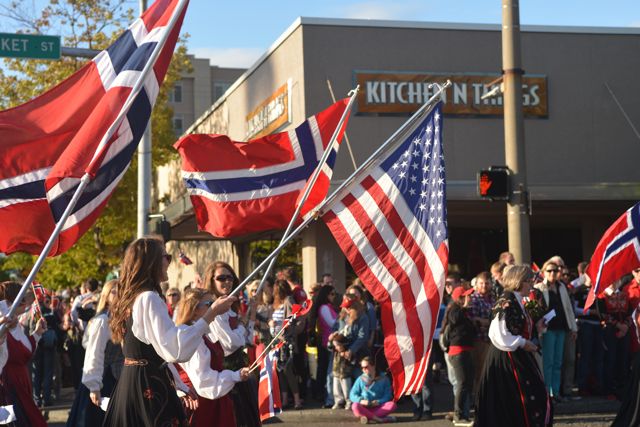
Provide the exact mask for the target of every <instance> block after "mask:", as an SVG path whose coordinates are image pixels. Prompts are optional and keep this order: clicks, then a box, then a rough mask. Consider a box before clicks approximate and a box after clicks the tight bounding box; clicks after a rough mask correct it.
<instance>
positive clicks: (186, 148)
mask: <svg viewBox="0 0 640 427" xmlns="http://www.w3.org/2000/svg"><path fill="white" fill-rule="evenodd" d="M347 104H348V99H343V100H340V101H338V102H336V103H335V104H333V105H332V106H331V107H329V108H327V109H326V110H324V111H322V112H321V113H318V114H316V115H315V116H312V117H310V118H308V119H307V120H306V121H305V122H304V123H302V124H301V125H300V126H298V127H297V128H295V129H293V130H290V131H288V132H281V133H276V134H273V135H268V136H265V137H262V138H258V139H254V140H251V141H249V142H237V141H232V140H231V139H230V138H229V137H228V136H226V135H202V134H193V135H187V136H185V137H183V138H181V139H180V140H179V141H178V142H176V144H175V145H174V146H175V148H176V149H177V150H178V151H179V152H180V155H181V156H182V178H183V180H184V183H185V186H186V187H187V191H188V192H189V194H190V196H191V203H192V204H193V209H194V211H195V215H196V219H197V222H198V228H199V229H200V230H204V231H207V232H209V233H211V234H212V235H213V236H216V237H222V238H229V237H236V236H241V235H245V234H249V233H254V232H260V231H266V230H273V229H283V228H286V227H287V225H288V224H289V222H290V221H291V217H292V216H293V214H294V211H295V209H296V206H297V201H298V199H299V197H300V196H301V195H302V193H303V192H304V189H305V186H306V184H307V180H308V179H309V177H310V176H311V175H312V173H313V171H314V170H315V168H316V167H317V165H318V164H319V161H320V158H321V157H322V154H323V153H324V151H325V149H326V147H327V145H328V144H329V141H330V140H331V136H332V135H333V133H334V131H335V129H336V127H337V126H338V122H339V121H340V118H341V117H342V114H343V112H344V110H345V108H346V106H347ZM346 125H347V120H345V121H344V123H343V126H342V129H341V130H340V132H339V134H338V138H337V139H336V141H335V142H334V144H333V151H332V153H331V154H330V155H329V157H328V159H327V163H326V164H325V165H324V167H323V168H322V171H321V173H320V175H319V176H318V180H317V181H316V184H315V185H314V187H313V189H312V191H311V193H310V195H309V198H308V199H307V201H306V202H305V204H304V206H303V208H302V210H301V212H300V216H301V217H304V215H305V214H306V213H307V212H309V211H310V210H311V209H312V208H313V207H315V206H316V205H317V204H318V203H320V201H322V200H323V199H324V197H325V196H326V194H327V191H328V190H329V183H330V181H331V175H332V173H333V166H334V164H335V161H336V156H337V154H338V148H339V146H340V141H341V140H342V135H343V134H344V129H345V126H346Z"/></svg>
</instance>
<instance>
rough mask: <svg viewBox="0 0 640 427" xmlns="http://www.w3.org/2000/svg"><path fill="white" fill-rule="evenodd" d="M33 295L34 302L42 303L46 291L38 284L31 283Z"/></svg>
mask: <svg viewBox="0 0 640 427" xmlns="http://www.w3.org/2000/svg"><path fill="white" fill-rule="evenodd" d="M33 293H34V294H35V297H36V301H44V299H45V298H46V296H47V290H46V289H45V288H44V286H42V284H41V283H38V282H33Z"/></svg>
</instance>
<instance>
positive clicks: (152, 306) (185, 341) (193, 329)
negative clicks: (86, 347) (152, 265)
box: [131, 291, 208, 363]
mask: <svg viewBox="0 0 640 427" xmlns="http://www.w3.org/2000/svg"><path fill="white" fill-rule="evenodd" d="M131 316H133V327H132V332H133V335H134V336H135V337H136V338H138V339H139V340H140V341H142V342H143V343H145V344H151V345H152V346H153V349H154V350H155V351H156V353H158V355H159V356H160V357H162V358H163V359H164V360H165V361H167V362H169V363H174V362H184V361H186V360H189V359H190V358H191V356H193V353H195V351H196V348H198V344H200V341H202V336H203V335H204V334H206V333H207V329H208V325H207V323H206V322H205V321H204V320H203V319H200V320H198V321H197V322H196V323H194V324H193V325H191V326H187V325H180V326H176V324H175V323H173V320H171V317H169V312H168V311H167V306H166V304H165V303H164V301H162V298H160V295H158V294H157V293H156V292H153V291H146V292H143V293H141V294H140V295H138V296H137V297H136V300H135V302H134V303H133V309H132V310H131Z"/></svg>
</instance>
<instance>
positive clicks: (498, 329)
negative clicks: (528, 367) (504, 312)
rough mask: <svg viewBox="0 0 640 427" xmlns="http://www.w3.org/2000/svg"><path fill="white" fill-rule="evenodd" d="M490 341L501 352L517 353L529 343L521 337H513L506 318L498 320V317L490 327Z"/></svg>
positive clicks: (492, 321)
mask: <svg viewBox="0 0 640 427" xmlns="http://www.w3.org/2000/svg"><path fill="white" fill-rule="evenodd" d="M489 339H490V340H491V342H492V343H493V345H495V346H496V348H497V349H498V350H501V351H515V350H517V349H518V348H520V347H522V346H524V345H525V343H526V342H527V340H526V339H524V338H523V337H521V336H520V335H513V334H512V333H511V332H509V329H507V322H506V321H505V320H504V317H503V318H502V319H498V316H496V317H494V318H493V319H492V320H491V325H489Z"/></svg>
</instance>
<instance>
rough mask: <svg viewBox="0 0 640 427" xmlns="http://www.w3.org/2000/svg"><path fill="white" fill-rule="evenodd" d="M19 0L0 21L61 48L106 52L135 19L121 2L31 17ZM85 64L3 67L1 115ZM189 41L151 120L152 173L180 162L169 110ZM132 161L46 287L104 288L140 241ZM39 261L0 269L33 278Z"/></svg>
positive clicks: (86, 3)
mask: <svg viewBox="0 0 640 427" xmlns="http://www.w3.org/2000/svg"><path fill="white" fill-rule="evenodd" d="M25 3H29V2H22V1H19V0H15V1H12V2H11V3H9V4H8V5H0V16H3V17H4V18H9V19H11V20H12V21H13V22H14V23H15V24H16V25H17V27H19V28H20V31H19V32H22V33H39V34H60V32H61V31H62V32H63V46H67V47H81V48H90V49H97V50H100V49H104V48H106V47H107V46H109V45H110V44H111V43H112V42H113V41H114V40H115V39H116V38H117V37H118V36H119V35H120V33H121V32H122V30H123V29H124V28H125V27H126V26H127V25H129V24H130V23H131V22H132V21H133V19H135V16H134V15H137V13H134V11H133V10H132V9H129V8H125V3H128V4H131V3H130V2H125V1H123V0H117V1H114V0H49V3H48V4H47V5H46V6H45V7H44V9H43V10H42V11H41V12H40V13H39V14H38V16H31V15H30V14H29V11H27V10H26V9H25V7H24V4H25ZM86 62H87V59H84V58H69V57H62V58H61V59H60V60H59V61H46V60H23V59H5V60H4V67H3V69H0V108H10V107H13V106H16V105H19V104H22V103H24V102H26V101H28V100H30V99H32V98H34V97H36V96H38V95H39V94H41V93H43V92H44V91H46V90H47V89H49V88H51V87H52V86H54V85H56V84H58V83H60V82H61V81H62V80H64V79H65V78H67V77H69V76H70V75H71V74H72V73H73V72H75V71H76V70H78V69H79V68H81V67H82V66H83V65H84V64H86ZM190 68H191V65H190V62H189V59H188V58H187V56H186V47H185V46H184V39H181V40H180V42H179V44H178V46H177V47H176V51H175V53H174V58H173V61H172V63H171V66H170V67H169V71H168V72H167V75H166V77H165V80H164V84H163V85H162V87H161V90H160V93H159V95H158V98H157V100H156V105H155V107H154V110H153V113H152V118H151V120H152V124H151V129H152V145H153V153H152V158H153V167H154V168H155V167H156V166H157V165H160V164H164V163H166V161H167V160H168V159H169V158H170V156H172V155H175V154H174V151H173V148H172V147H171V146H172V144H173V143H174V141H175V134H174V131H173V126H172V120H171V119H172V116H173V111H172V110H171V108H170V107H169V106H168V104H167V100H168V88H171V87H173V84H174V83H175V81H176V80H178V79H179V76H180V74H181V73H182V72H185V71H190ZM136 163H137V162H136V159H135V158H134V160H133V163H132V166H131V167H130V168H129V170H128V171H127V173H126V174H125V176H124V177H123V179H122V181H121V182H120V184H119V185H118V188H117V189H116V191H115V192H114V194H113V195H112V197H111V200H110V201H109V203H108V204H107V207H106V208H105V210H104V211H103V212H102V215H101V216H100V218H99V219H98V221H97V222H96V223H95V224H94V226H93V227H92V228H91V229H90V230H89V231H88V232H87V233H86V234H85V235H84V236H83V237H82V238H81V239H80V240H79V241H78V242H77V243H76V245H75V246H74V247H73V248H71V249H70V250H69V251H68V252H67V253H65V254H63V255H61V256H58V257H56V258H49V259H48V260H47V261H46V262H45V263H44V266H43V268H42V270H41V271H40V273H39V275H38V280H39V281H40V282H42V283H44V284H45V285H46V286H47V287H52V288H59V287H66V286H75V285H77V284H79V283H80V282H82V281H83V280H85V279H86V278H88V277H95V278H97V279H99V280H103V279H104V277H105V276H106V274H107V273H108V272H110V271H112V270H113V268H114V267H116V266H117V265H118V264H119V262H120V260H121V257H122V253H123V250H124V248H125V247H126V245H127V243H128V242H130V241H131V240H132V239H133V238H134V237H135V234H136V218H137V216H136V209H137V201H136V198H137V164H136ZM34 261H35V257H33V256H31V255H26V254H19V253H18V254H12V255H10V256H9V257H8V258H6V259H5V260H3V263H2V264H0V269H2V270H5V271H6V270H9V269H15V270H18V271H21V272H22V273H23V275H24V274H26V273H28V272H29V269H30V268H31V266H32V265H33V262H34Z"/></svg>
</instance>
